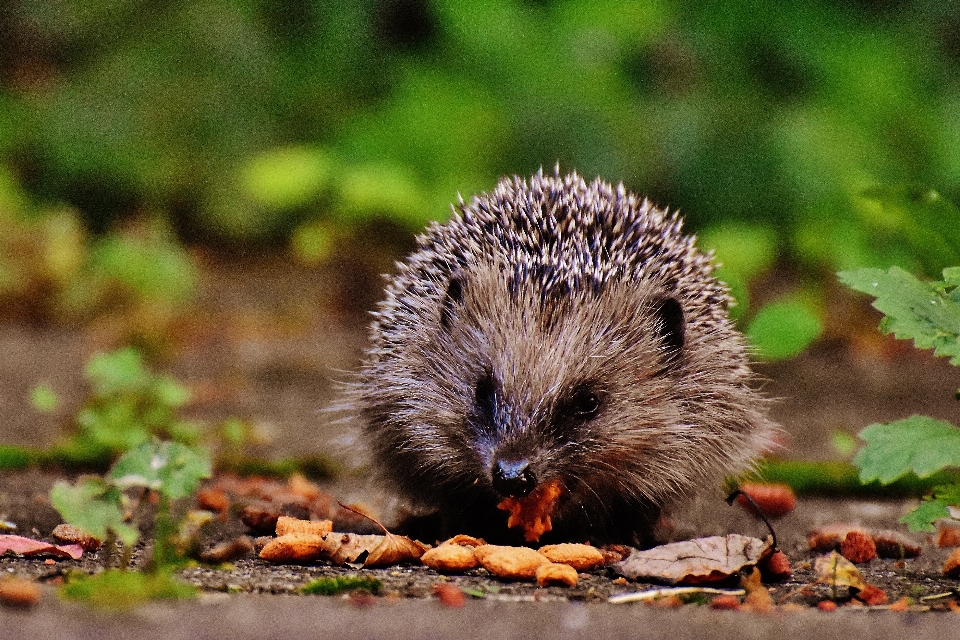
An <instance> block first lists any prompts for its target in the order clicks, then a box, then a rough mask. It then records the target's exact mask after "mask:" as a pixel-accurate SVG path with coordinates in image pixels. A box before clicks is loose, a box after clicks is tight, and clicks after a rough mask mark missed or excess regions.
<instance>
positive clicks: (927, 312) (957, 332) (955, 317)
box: [837, 267, 960, 366]
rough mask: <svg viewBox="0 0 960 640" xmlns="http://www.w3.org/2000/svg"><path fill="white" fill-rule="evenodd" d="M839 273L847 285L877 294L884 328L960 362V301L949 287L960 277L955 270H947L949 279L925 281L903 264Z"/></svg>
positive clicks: (875, 295)
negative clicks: (909, 271) (911, 272)
mask: <svg viewBox="0 0 960 640" xmlns="http://www.w3.org/2000/svg"><path fill="white" fill-rule="evenodd" d="M837 275H838V277H839V278H840V281H841V282H843V283H844V284H846V285H847V286H849V287H851V288H853V289H856V290H857V291H862V292H863V293H868V294H870V295H872V296H874V297H875V298H876V300H874V302H873V306H874V308H876V309H877V310H878V311H880V312H882V313H883V314H884V315H885V316H886V317H885V318H884V319H883V321H882V322H881V324H880V329H881V330H882V331H884V332H885V333H892V334H894V335H895V336H896V337H897V338H899V339H901V340H908V339H912V340H913V343H914V345H916V347H917V348H918V349H933V350H934V355H937V356H950V363H951V364H953V365H958V366H960V302H958V301H957V300H956V299H955V297H954V295H951V294H949V293H948V292H947V291H946V290H947V289H949V288H952V287H956V285H955V284H954V283H956V282H957V280H958V279H960V274H958V272H957V271H956V270H954V269H947V270H945V271H944V278H945V279H946V282H923V281H921V280H918V279H917V278H915V277H914V276H912V275H910V274H909V273H907V272H906V271H904V270H903V269H901V268H900V267H891V268H890V269H889V270H888V271H883V270H882V269H857V270H854V271H841V272H840V273H839V274H837ZM955 293H956V289H954V294H955Z"/></svg>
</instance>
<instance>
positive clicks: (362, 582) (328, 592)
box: [300, 576, 383, 596]
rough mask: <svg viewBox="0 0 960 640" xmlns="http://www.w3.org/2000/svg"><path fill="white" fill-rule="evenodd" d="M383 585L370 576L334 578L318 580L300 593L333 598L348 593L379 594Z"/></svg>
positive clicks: (306, 585)
mask: <svg viewBox="0 0 960 640" xmlns="http://www.w3.org/2000/svg"><path fill="white" fill-rule="evenodd" d="M382 587H383V584H382V583H381V582H380V580H378V579H377V578H373V577H369V576H333V577H328V578H317V579H316V580H314V581H312V582H309V583H307V584H305V585H304V586H303V587H301V588H300V593H303V594H306V595H314V596H333V595H337V594H338V593H344V592H346V591H366V592H368V593H372V594H377V593H379V592H380V589H381V588H382Z"/></svg>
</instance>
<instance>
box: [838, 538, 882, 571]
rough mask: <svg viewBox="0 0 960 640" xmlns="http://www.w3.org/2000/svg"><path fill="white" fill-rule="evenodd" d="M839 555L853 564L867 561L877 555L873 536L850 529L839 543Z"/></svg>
mask: <svg viewBox="0 0 960 640" xmlns="http://www.w3.org/2000/svg"><path fill="white" fill-rule="evenodd" d="M840 555H842V556H843V557H844V558H846V559H847V560H849V561H850V562H852V563H854V564H861V563H864V562H869V561H871V560H873V559H874V558H876V557H877V544H876V543H875V542H874V541H873V536H871V535H869V534H867V533H864V532H863V531H851V532H849V533H847V535H846V537H844V539H843V541H842V542H841V543H840Z"/></svg>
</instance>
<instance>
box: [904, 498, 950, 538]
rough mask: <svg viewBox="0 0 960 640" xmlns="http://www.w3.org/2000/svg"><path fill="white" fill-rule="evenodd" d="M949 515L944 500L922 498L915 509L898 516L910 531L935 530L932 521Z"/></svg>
mask: <svg viewBox="0 0 960 640" xmlns="http://www.w3.org/2000/svg"><path fill="white" fill-rule="evenodd" d="M949 515H950V512H949V511H948V510H947V502H946V501H944V500H938V499H934V500H924V501H923V502H921V503H920V505H919V506H918V507H917V508H916V509H914V510H913V511H911V512H910V513H908V514H906V515H905V516H903V517H902V518H900V522H902V523H903V524H905V525H907V527H909V528H910V531H935V530H936V527H934V526H933V523H934V522H936V521H937V520H939V519H940V518H946V517H948V516H949Z"/></svg>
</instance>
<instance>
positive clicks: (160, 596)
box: [60, 569, 197, 609]
mask: <svg viewBox="0 0 960 640" xmlns="http://www.w3.org/2000/svg"><path fill="white" fill-rule="evenodd" d="M60 594H61V595H62V596H63V597H64V598H66V599H67V600H78V601H81V602H85V603H87V604H90V605H92V606H94V607H98V608H101V609H129V608H131V607H134V606H136V605H138V604H141V603H142V602H145V601H147V600H186V599H189V598H193V597H196V595H197V591H196V589H194V588H193V587H192V586H190V585H188V584H185V583H183V582H179V581H177V580H174V579H173V578H172V577H171V576H170V574H168V573H136V572H132V571H121V570H118V569H109V570H107V571H104V572H103V573H98V574H96V575H93V576H91V575H87V574H85V573H71V574H69V575H68V579H67V582H66V583H65V584H64V585H63V587H62V588H61V590H60Z"/></svg>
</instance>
